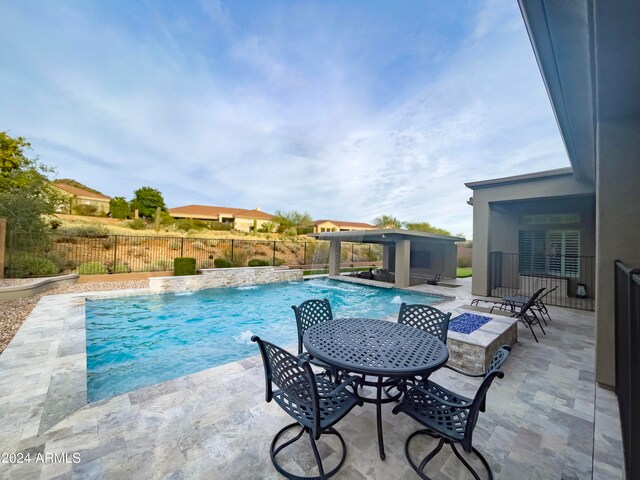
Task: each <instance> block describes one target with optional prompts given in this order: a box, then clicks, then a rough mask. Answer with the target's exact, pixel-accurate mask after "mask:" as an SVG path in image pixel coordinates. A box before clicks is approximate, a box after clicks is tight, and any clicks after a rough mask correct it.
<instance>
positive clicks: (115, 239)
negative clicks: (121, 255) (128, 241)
mask: <svg viewBox="0 0 640 480" xmlns="http://www.w3.org/2000/svg"><path fill="white" fill-rule="evenodd" d="M117 263H118V235H114V236H113V271H114V272H115V270H116V264H117Z"/></svg>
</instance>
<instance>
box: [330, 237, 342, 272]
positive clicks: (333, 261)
mask: <svg viewBox="0 0 640 480" xmlns="http://www.w3.org/2000/svg"><path fill="white" fill-rule="evenodd" d="M340 250H341V242H340V240H338V239H337V238H332V239H331V243H330V244H329V276H338V275H340V260H341V258H340Z"/></svg>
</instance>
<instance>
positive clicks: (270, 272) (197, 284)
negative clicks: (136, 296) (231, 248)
mask: <svg viewBox="0 0 640 480" xmlns="http://www.w3.org/2000/svg"><path fill="white" fill-rule="evenodd" d="M200 271H201V272H202V275H186V276H180V277H154V278H149V291H150V292H151V293H164V292H189V291H194V290H204V289H207V288H224V287H238V286H242V285H259V284H264V283H279V282H297V281H302V270H290V269H288V268H282V267H280V268H276V267H247V268H210V269H203V270H200Z"/></svg>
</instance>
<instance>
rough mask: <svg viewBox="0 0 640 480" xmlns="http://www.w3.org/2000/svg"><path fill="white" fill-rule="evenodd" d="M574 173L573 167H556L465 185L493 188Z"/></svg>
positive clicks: (474, 188) (472, 188)
mask: <svg viewBox="0 0 640 480" xmlns="http://www.w3.org/2000/svg"><path fill="white" fill-rule="evenodd" d="M571 175H573V169H571V168H570V167H566V168H556V169H554V170H545V171H543V172H535V173H526V174H524V175H514V176H512V177H503V178H493V179H491V180H481V181H479V182H468V183H465V186H466V187H468V188H470V189H471V190H476V189H478V188H493V187H501V186H503V185H513V184H516V183H526V182H533V181H536V180H541V179H545V178H553V177H566V176H571Z"/></svg>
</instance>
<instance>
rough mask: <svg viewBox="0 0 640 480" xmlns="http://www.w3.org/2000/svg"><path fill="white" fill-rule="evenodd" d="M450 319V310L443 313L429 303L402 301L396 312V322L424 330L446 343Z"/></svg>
mask: <svg viewBox="0 0 640 480" xmlns="http://www.w3.org/2000/svg"><path fill="white" fill-rule="evenodd" d="M450 319H451V312H448V313H444V312H442V311H440V310H438V309H437V308H435V307H432V306H430V305H420V304H415V305H407V304H406V303H403V304H402V305H400V312H399V313H398V323H401V324H404V325H409V326H410V327H414V328H419V329H420V330H424V331H426V332H428V333H430V334H431V335H434V336H435V337H438V339H440V341H442V343H447V332H448V331H449V320H450Z"/></svg>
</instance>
